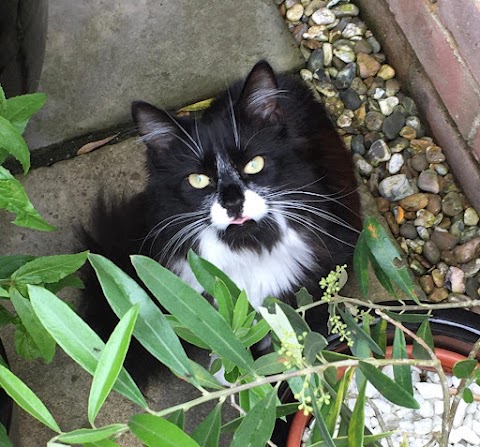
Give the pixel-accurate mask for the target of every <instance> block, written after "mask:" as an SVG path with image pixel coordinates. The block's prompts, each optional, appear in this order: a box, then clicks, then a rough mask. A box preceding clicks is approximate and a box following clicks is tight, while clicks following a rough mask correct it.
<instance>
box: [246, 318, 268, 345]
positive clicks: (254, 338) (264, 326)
mask: <svg viewBox="0 0 480 447" xmlns="http://www.w3.org/2000/svg"><path fill="white" fill-rule="evenodd" d="M269 332H270V326H269V325H268V323H267V322H266V321H265V320H260V321H259V322H258V323H257V324H254V325H253V326H252V327H251V328H250V329H249V330H248V332H247V333H246V334H245V335H244V336H239V338H240V341H241V342H242V344H243V346H245V347H247V348H248V347H250V346H252V345H254V344H255V343H258V342H259V341H261V340H263V339H264V338H265V337H266V336H267V335H268V333H269Z"/></svg>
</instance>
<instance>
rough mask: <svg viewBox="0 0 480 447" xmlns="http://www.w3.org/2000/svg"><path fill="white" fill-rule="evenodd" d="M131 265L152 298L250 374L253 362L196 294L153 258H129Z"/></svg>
mask: <svg viewBox="0 0 480 447" xmlns="http://www.w3.org/2000/svg"><path fill="white" fill-rule="evenodd" d="M132 263H133V265H134V267H135V269H136V271H137V273H138V275H139V277H140V278H141V279H142V281H143V282H144V283H145V285H146V286H147V287H148V288H149V289H150V290H151V292H152V293H153V295H154V296H155V298H157V299H158V301H159V302H160V303H161V304H162V305H163V306H164V307H165V308H166V309H167V310H168V311H169V312H170V313H171V314H172V315H175V317H176V318H177V319H178V320H179V321H180V322H181V323H182V324H184V325H185V326H186V327H188V328H190V329H191V330H192V331H193V332H194V333H195V334H196V335H198V336H199V337H201V338H202V340H203V341H204V342H206V343H208V344H209V346H210V347H211V348H212V350H213V351H215V352H217V353H218V354H219V355H221V356H222V357H225V358H226V359H228V360H230V361H232V362H234V363H235V364H236V365H238V366H239V367H240V368H242V369H245V370H247V371H248V372H253V371H254V369H253V359H252V357H251V354H250V353H249V352H248V351H246V349H245V348H244V346H243V345H242V344H241V343H240V341H239V340H238V339H237V338H236V337H235V334H234V333H233V332H232V330H231V329H230V327H229V326H228V324H227V323H226V321H225V320H224V319H223V318H222V316H221V315H220V314H219V313H218V312H217V311H216V310H215V309H214V308H213V307H212V306H211V305H210V304H209V303H208V301H206V300H205V298H203V297H202V296H201V295H200V294H199V293H198V292H196V291H195V290H193V289H192V288H191V287H190V286H188V285H187V284H185V283H184V282H183V281H182V280H181V279H180V278H178V277H177V276H175V275H174V274H173V273H172V272H170V271H169V270H167V269H166V268H164V267H162V266H161V265H160V264H158V263H157V262H155V261H154V260H153V259H149V258H146V257H144V256H132Z"/></svg>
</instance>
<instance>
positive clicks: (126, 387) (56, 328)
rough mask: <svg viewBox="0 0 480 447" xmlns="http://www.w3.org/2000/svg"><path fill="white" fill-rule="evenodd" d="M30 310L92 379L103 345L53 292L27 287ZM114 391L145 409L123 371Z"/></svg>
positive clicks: (129, 378)
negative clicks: (30, 304) (31, 307)
mask: <svg viewBox="0 0 480 447" xmlns="http://www.w3.org/2000/svg"><path fill="white" fill-rule="evenodd" d="M28 294H29V296H30V301H31V303H32V306H33V310H34V311H35V313H36V314H37V316H38V318H39V319H40V321H41V322H42V324H43V326H44V327H45V328H46V329H47V331H48V332H49V333H50V335H51V336H52V337H53V338H54V339H55V341H56V342H57V343H58V344H59V346H60V347H61V348H62V349H63V350H64V351H65V352H66V353H67V354H68V355H69V356H70V357H71V358H72V359H73V360H75V362H77V363H78V364H79V365H80V366H81V367H82V368H83V369H85V370H86V371H87V372H88V373H90V374H91V375H92V376H93V375H94V373H95V369H96V367H97V364H98V361H99V359H100V355H101V352H102V351H103V349H104V347H105V343H104V342H103V341H102V340H101V339H100V337H99V336H98V335H97V334H96V333H95V332H94V331H93V330H92V329H91V328H90V327H89V326H88V325H87V324H86V323H85V322H84V321H83V320H82V319H81V318H80V317H79V316H78V315H77V314H76V313H75V312H74V311H73V310H72V309H71V308H70V306H68V304H66V303H64V302H63V301H61V300H60V299H59V298H57V297H56V296H55V295H54V294H53V293H51V292H49V291H48V290H46V289H43V288H41V287H38V286H28ZM114 390H115V391H117V392H118V393H120V394H122V395H123V396H125V397H126V398H127V399H130V400H131V401H132V402H135V403H136V404H137V405H139V406H140V407H142V408H147V402H146V401H145V398H144V397H143V396H142V393H141V392H140V390H139V389H138V387H137V385H135V382H134V381H133V380H132V378H131V377H130V375H129V374H128V373H127V371H125V370H124V369H123V370H122V371H121V372H120V374H119V377H118V380H117V382H116V383H115V386H114Z"/></svg>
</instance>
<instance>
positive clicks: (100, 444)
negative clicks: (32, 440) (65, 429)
mask: <svg viewBox="0 0 480 447" xmlns="http://www.w3.org/2000/svg"><path fill="white" fill-rule="evenodd" d="M47 447H49V446H47ZM83 447H120V446H119V445H118V444H117V443H116V442H115V441H112V440H111V439H102V440H101V441H95V442H87V443H86V444H83Z"/></svg>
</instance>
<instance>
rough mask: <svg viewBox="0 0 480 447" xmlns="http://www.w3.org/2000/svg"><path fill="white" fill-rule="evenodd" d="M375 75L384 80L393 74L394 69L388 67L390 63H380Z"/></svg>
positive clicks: (390, 77)
mask: <svg viewBox="0 0 480 447" xmlns="http://www.w3.org/2000/svg"><path fill="white" fill-rule="evenodd" d="M377 76H378V77H380V78H382V79H383V80H384V81H388V80H390V79H392V78H393V77H394V76H395V70H394V69H393V68H392V67H390V65H388V64H385V65H382V66H381V68H380V70H378V73H377Z"/></svg>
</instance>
